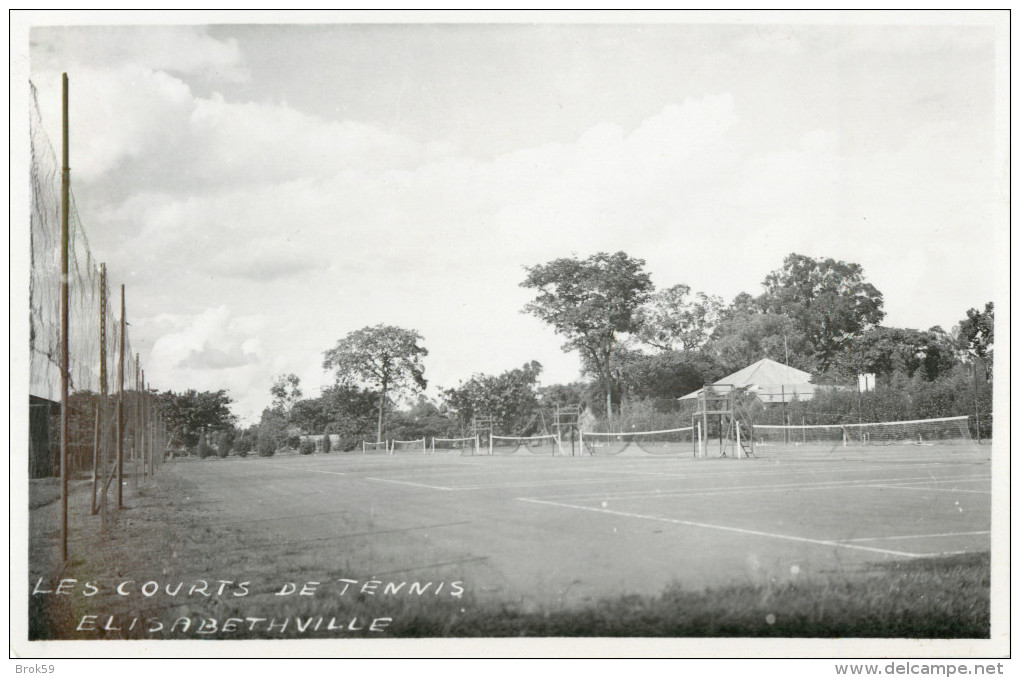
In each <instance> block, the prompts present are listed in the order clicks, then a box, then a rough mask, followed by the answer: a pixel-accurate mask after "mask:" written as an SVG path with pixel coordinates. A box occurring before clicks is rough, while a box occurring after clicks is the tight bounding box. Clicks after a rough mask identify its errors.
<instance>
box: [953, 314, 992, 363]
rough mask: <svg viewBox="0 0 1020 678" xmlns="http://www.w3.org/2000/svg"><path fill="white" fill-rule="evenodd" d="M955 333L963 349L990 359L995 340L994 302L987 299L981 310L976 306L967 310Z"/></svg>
mask: <svg viewBox="0 0 1020 678" xmlns="http://www.w3.org/2000/svg"><path fill="white" fill-rule="evenodd" d="M956 334H957V337H958V340H959V342H960V347H961V348H962V349H963V350H964V351H967V353H969V354H970V355H972V356H976V357H978V358H980V359H982V360H988V359H990V358H991V357H992V348H993V344H994V341H995V304H993V303H992V302H990V301H989V302H988V303H987V304H985V310H984V311H983V312H982V311H979V310H977V309H976V308H972V309H970V310H968V311H967V317H966V318H964V319H963V320H961V321H960V324H959V326H958V327H957V329H956Z"/></svg>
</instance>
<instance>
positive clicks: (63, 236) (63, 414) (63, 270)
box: [60, 73, 71, 561]
mask: <svg viewBox="0 0 1020 678" xmlns="http://www.w3.org/2000/svg"><path fill="white" fill-rule="evenodd" d="M61 84H62V90H63V91H62V95H63V96H62V109H63V122H62V128H63V144H62V153H61V156H62V169H61V172H60V557H61V559H62V560H64V561H66V560H67V476H68V473H69V471H70V469H69V468H68V465H69V464H70V459H68V442H69V441H68V437H69V436H68V433H69V430H68V429H69V425H68V424H69V420H70V406H69V403H68V381H69V376H70V374H69V370H70V366H69V361H68V354H67V351H68V348H67V347H68V334H67V332H68V325H69V323H68V307H69V304H68V284H67V275H68V266H67V254H68V243H69V242H70V228H69V215H70V207H69V205H70V197H71V169H70V163H69V152H68V148H69V140H68V134H67V133H68V124H67V73H64V74H63V77H62V83H61Z"/></svg>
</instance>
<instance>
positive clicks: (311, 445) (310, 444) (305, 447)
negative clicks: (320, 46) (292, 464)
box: [298, 438, 315, 454]
mask: <svg viewBox="0 0 1020 678" xmlns="http://www.w3.org/2000/svg"><path fill="white" fill-rule="evenodd" d="M298 451H299V452H301V454H312V453H313V452H315V441H314V440H311V439H309V438H305V439H304V440H302V441H301V444H300V446H299V447H298Z"/></svg>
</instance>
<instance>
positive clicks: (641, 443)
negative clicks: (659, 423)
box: [580, 426, 695, 457]
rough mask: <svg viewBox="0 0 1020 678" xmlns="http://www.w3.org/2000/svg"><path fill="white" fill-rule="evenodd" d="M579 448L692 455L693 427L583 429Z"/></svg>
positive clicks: (607, 452)
mask: <svg viewBox="0 0 1020 678" xmlns="http://www.w3.org/2000/svg"><path fill="white" fill-rule="evenodd" d="M580 438H581V449H582V450H583V452H584V454H589V455H592V456H596V457H598V456H613V455H620V454H626V455H632V454H633V455H656V456H681V455H686V456H691V455H693V454H694V438H695V433H694V427H693V426H687V427H685V428H673V429H665V430H661V431H628V432H618V433H598V432H594V431H582V432H581V434H580Z"/></svg>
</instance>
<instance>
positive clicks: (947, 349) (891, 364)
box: [846, 327, 956, 381]
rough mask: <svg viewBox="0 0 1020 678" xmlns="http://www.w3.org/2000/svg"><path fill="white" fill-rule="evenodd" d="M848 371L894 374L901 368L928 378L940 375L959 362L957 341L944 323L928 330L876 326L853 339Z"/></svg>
mask: <svg viewBox="0 0 1020 678" xmlns="http://www.w3.org/2000/svg"><path fill="white" fill-rule="evenodd" d="M846 362H847V363H848V366H847V370H846V371H847V372H849V373H850V374H876V375H880V376H886V377H888V376H890V375H892V374H893V373H894V372H901V373H902V374H904V375H905V376H906V377H914V376H918V377H920V378H921V379H923V380H925V381H932V380H935V379H938V378H940V377H941V376H942V375H943V374H945V373H947V372H948V371H949V370H951V369H952V368H953V366H954V365H955V364H956V356H955V355H954V350H953V344H952V340H951V339H950V337H949V336H948V335H947V334H946V333H945V331H943V330H942V328H941V327H933V328H931V329H930V330H928V331H926V332H921V331H919V330H912V329H906V328H900V327H873V328H871V329H870V330H868V331H866V332H864V333H863V334H861V335H860V336H859V337H855V338H854V340H853V341H852V342H851V344H850V347H849V350H848V352H847V357H846Z"/></svg>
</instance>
